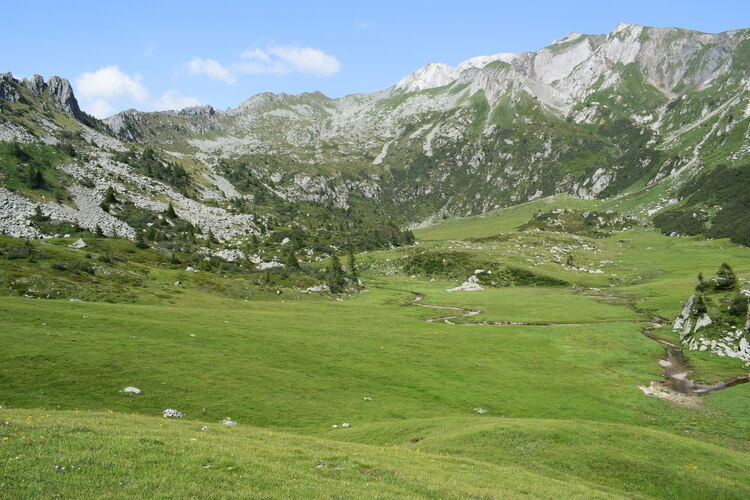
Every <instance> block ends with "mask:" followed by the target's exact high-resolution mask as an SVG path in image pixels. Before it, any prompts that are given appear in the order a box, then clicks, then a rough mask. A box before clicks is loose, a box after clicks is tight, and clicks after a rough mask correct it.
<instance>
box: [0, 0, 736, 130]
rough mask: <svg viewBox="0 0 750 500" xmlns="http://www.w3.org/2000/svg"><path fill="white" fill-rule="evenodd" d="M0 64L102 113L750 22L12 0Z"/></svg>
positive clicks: (638, 10) (496, 9)
mask: <svg viewBox="0 0 750 500" xmlns="http://www.w3.org/2000/svg"><path fill="white" fill-rule="evenodd" d="M1 10H2V14H3V19H4V20H3V28H2V31H3V35H2V39H3V47H2V55H0V71H11V72H12V73H13V74H14V75H15V76H16V77H23V76H26V77H28V76H31V75H32V74H35V73H38V74H41V75H42V76H44V77H45V79H47V78H49V77H50V76H52V75H59V76H62V77H65V78H68V79H69V80H70V81H71V83H72V84H73V87H74V89H75V92H76V95H77V97H78V98H79V101H80V102H81V104H82V106H83V108H84V109H85V110H87V111H89V112H92V113H94V114H96V115H98V116H106V115H109V114H113V113H115V112H117V111H120V110H123V109H127V108H130V107H134V108H136V109H140V110H147V111H150V110H156V109H171V108H179V107H182V106H186V105H194V104H211V105H213V106H214V107H216V108H219V109H224V108H227V107H235V106H237V105H239V104H240V103H241V102H242V101H244V100H245V99H247V98H249V97H251V96H252V95H254V94H257V93H259V92H287V93H299V92H306V91H309V92H312V91H316V90H320V91H321V92H323V93H324V94H326V95H328V96H331V97H339V96H342V95H346V94H351V93H357V92H374V91H376V90H381V89H384V88H387V87H389V86H391V85H393V84H395V83H396V82H397V81H398V80H400V79H401V78H402V77H403V76H405V75H406V74H408V73H411V72H412V71H415V70H416V69H418V68H420V67H422V66H424V65H425V64H427V63H429V62H432V61H438V62H443V63H446V64H450V65H456V64H458V63H459V62H461V61H463V60H465V59H468V58H471V57H474V56H479V55H488V54H495V53H498V52H521V51H532V50H538V49H540V48H542V47H544V46H546V45H548V44H550V43H551V42H552V41H553V40H556V39H560V38H563V37H564V36H565V35H567V34H568V33H570V32H571V31H576V32H579V33H608V32H610V31H612V30H613V29H614V28H615V26H616V25H617V24H618V23H619V22H621V21H625V22H629V23H634V24H644V25H648V26H679V27H683V28H688V29H696V30H700V31H707V32H719V31H725V30H730V29H737V28H743V27H750V2H747V1H725V0H712V1H711V2H706V1H666V0H649V1H642V0H631V1H626V2H620V1H610V2H602V1H578V2H560V1H558V2H547V1H532V0H528V1H525V2H524V1H515V2H504V1H494V2H492V1H472V0H465V1H450V2H444V1H425V0H411V1H410V0H401V1H390V0H381V1H354V0H352V1H327V2H326V1H319V2H312V1H307V2H304V1H284V0H278V1H263V2H256V1H246V2H237V1H235V2H232V1H223V0H213V1H204V2H193V1H183V2H167V1H164V2H157V1H152V2H145V1H139V0H129V1H121V2H117V3H114V2H112V3H110V2H103V1H98V2H88V1H75V0H71V1H69V2H59V1H55V2H46V1H36V2H20V1H18V2H4V5H2V7H1Z"/></svg>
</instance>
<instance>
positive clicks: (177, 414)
mask: <svg viewBox="0 0 750 500" xmlns="http://www.w3.org/2000/svg"><path fill="white" fill-rule="evenodd" d="M163 415H164V418H182V417H184V416H185V414H184V413H182V412H181V411H177V410H174V409H172V408H167V409H166V410H164V413H163Z"/></svg>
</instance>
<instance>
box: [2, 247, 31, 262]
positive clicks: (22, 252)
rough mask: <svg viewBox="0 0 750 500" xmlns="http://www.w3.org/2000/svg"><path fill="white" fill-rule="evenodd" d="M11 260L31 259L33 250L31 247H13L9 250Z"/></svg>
mask: <svg viewBox="0 0 750 500" xmlns="http://www.w3.org/2000/svg"><path fill="white" fill-rule="evenodd" d="M7 257H8V258H9V259H26V258H28V257H31V248H29V247H13V248H11V249H10V250H8V256H7Z"/></svg>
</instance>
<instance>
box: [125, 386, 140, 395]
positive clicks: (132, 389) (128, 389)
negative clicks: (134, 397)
mask: <svg viewBox="0 0 750 500" xmlns="http://www.w3.org/2000/svg"><path fill="white" fill-rule="evenodd" d="M122 392H124V393H125V394H140V393H141V390H140V389H139V388H137V387H126V388H125V389H123V390H122Z"/></svg>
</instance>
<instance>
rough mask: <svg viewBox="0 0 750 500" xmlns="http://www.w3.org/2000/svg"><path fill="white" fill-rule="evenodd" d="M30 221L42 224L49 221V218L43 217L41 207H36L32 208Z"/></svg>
mask: <svg viewBox="0 0 750 500" xmlns="http://www.w3.org/2000/svg"><path fill="white" fill-rule="evenodd" d="M32 220H33V221H34V222H44V221H47V220H49V217H47V216H45V215H44V214H43V213H42V207H41V206H39V205H37V206H36V208H34V216H33V217H32Z"/></svg>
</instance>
